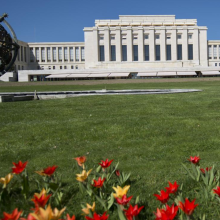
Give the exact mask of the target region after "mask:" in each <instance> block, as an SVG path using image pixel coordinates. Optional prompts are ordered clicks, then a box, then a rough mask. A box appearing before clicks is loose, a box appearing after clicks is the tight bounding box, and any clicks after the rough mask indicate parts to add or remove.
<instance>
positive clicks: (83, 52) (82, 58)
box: [81, 47, 85, 61]
mask: <svg viewBox="0 0 220 220" xmlns="http://www.w3.org/2000/svg"><path fill="white" fill-rule="evenodd" d="M81 61H85V49H84V47H81Z"/></svg>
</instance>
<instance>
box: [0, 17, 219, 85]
mask: <svg viewBox="0 0 220 220" xmlns="http://www.w3.org/2000/svg"><path fill="white" fill-rule="evenodd" d="M84 41H85V42H63V43H62V42H61V43H58V42H55V43H27V42H23V41H19V42H18V43H19V45H20V49H19V53H18V56H17V59H16V62H15V68H14V69H15V71H17V72H18V81H38V80H53V79H82V78H84V79H85V78H88V79H91V78H106V77H108V78H121V77H125V78H127V77H133V76H135V77H139V76H140V77H144V76H146V77H155V76H160V77H167V76H168V77H170V76H198V74H200V75H201V74H202V75H209V74H210V75H219V70H220V40H210V41H207V27H206V26H198V25H197V20H196V19H176V18H175V16H174V15H120V16H119V19H117V20H95V26H94V27H85V28H84ZM204 71H206V72H207V73H205V72H204ZM210 71H212V72H211V73H210ZM203 72H204V73H203ZM6 74H7V73H6ZM4 79H6V81H7V77H6V76H4ZM0 80H1V78H0Z"/></svg>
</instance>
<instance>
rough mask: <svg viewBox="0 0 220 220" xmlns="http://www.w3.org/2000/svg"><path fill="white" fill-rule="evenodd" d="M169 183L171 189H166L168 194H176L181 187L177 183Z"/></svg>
mask: <svg viewBox="0 0 220 220" xmlns="http://www.w3.org/2000/svg"><path fill="white" fill-rule="evenodd" d="M168 183H169V187H165V188H166V190H167V193H176V192H177V190H178V187H179V185H178V184H177V183H176V181H175V182H174V183H173V184H172V183H171V182H170V181H168Z"/></svg>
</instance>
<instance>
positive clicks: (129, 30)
mask: <svg viewBox="0 0 220 220" xmlns="http://www.w3.org/2000/svg"><path fill="white" fill-rule="evenodd" d="M132 47H133V37H132V28H131V27H130V26H129V27H128V28H127V59H128V60H127V61H128V62H132V60H133V53H132V52H133V48H132Z"/></svg>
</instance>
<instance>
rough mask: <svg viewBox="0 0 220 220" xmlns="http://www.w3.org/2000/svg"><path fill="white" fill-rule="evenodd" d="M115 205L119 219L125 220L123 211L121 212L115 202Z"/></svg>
mask: <svg viewBox="0 0 220 220" xmlns="http://www.w3.org/2000/svg"><path fill="white" fill-rule="evenodd" d="M117 207H118V217H119V219H120V220H126V218H125V216H124V213H123V212H122V210H121V207H120V205H118V204H117Z"/></svg>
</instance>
